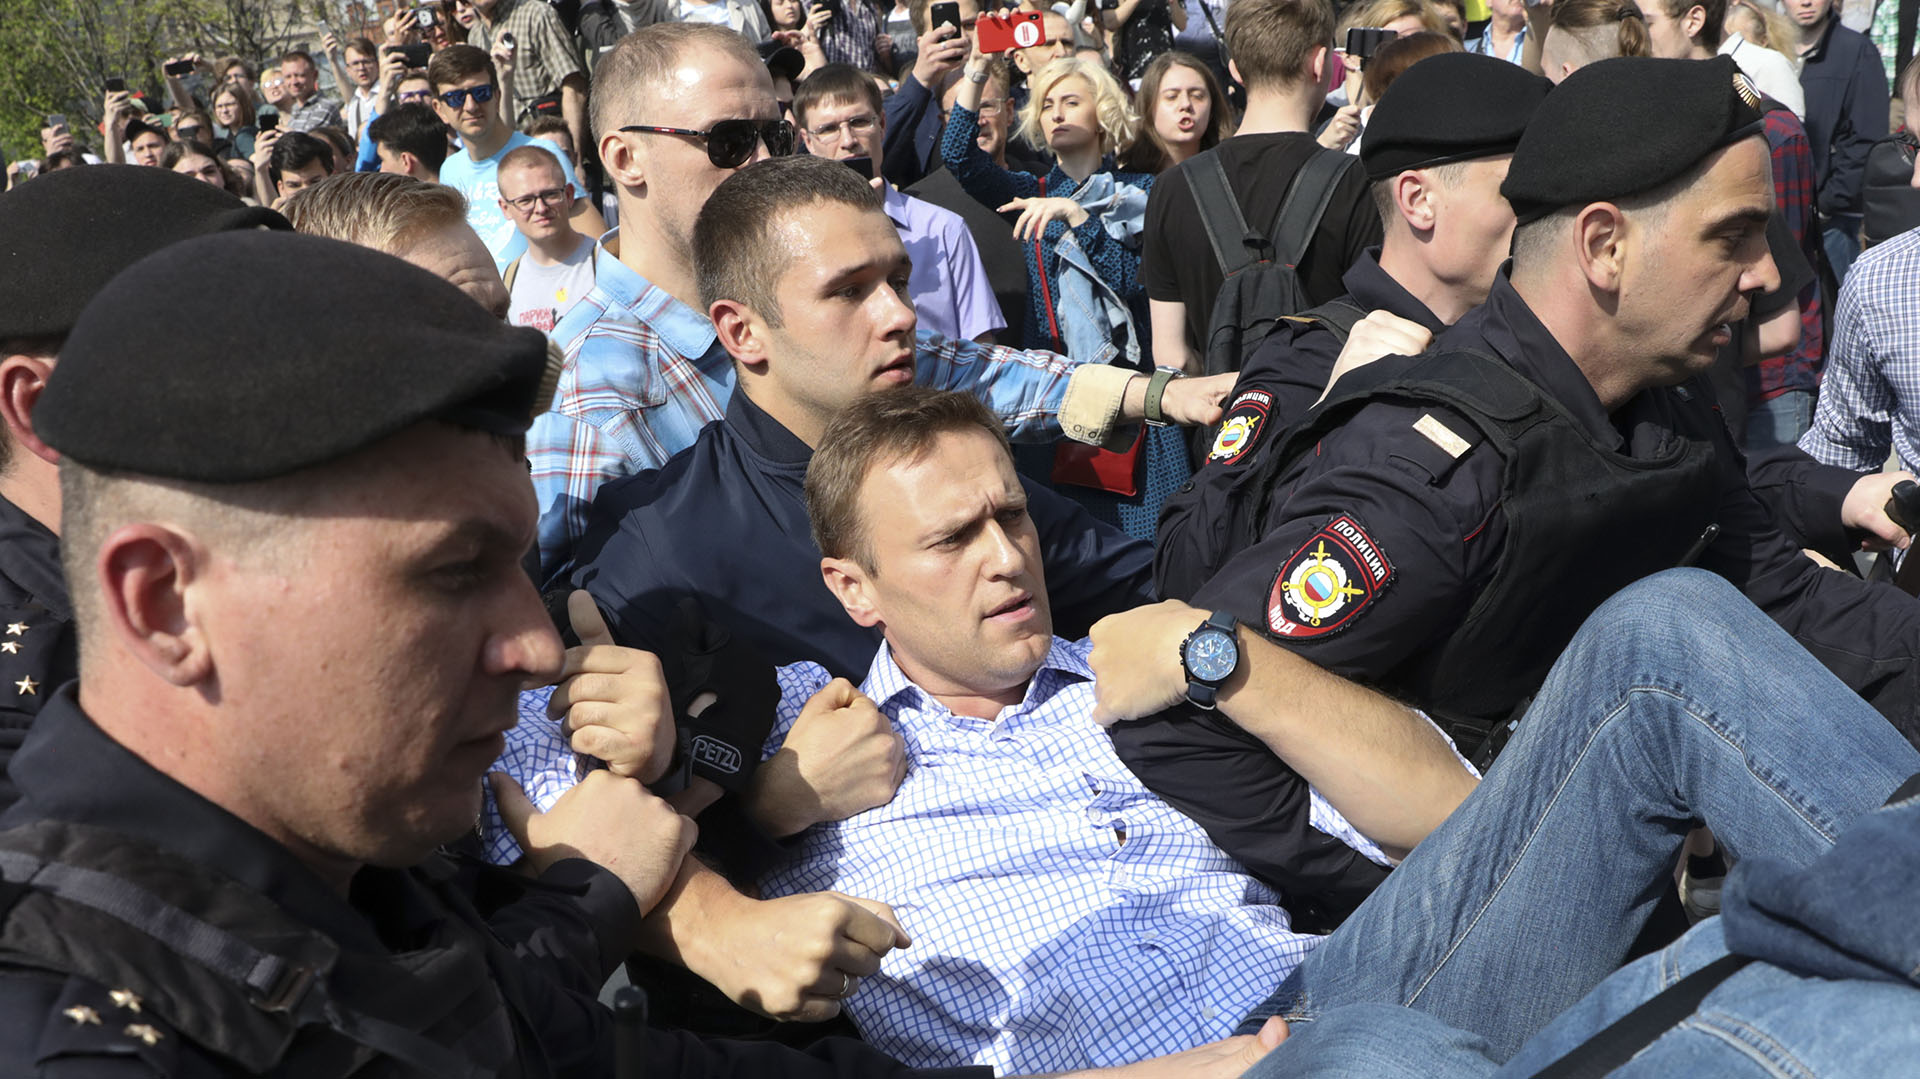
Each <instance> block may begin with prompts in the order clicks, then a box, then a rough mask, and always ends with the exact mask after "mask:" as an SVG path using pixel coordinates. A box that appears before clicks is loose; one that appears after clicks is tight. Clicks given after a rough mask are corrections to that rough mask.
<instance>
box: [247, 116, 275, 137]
mask: <svg viewBox="0 0 1920 1079" xmlns="http://www.w3.org/2000/svg"><path fill="white" fill-rule="evenodd" d="M279 126H280V114H279V113H277V112H270V113H267V114H266V115H264V116H262V117H260V118H259V119H258V120H255V121H254V124H253V127H254V130H255V131H258V132H259V133H260V134H262V135H264V134H266V133H267V132H269V131H272V130H274V129H275V128H277V127H279Z"/></svg>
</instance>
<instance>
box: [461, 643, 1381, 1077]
mask: <svg viewBox="0 0 1920 1079" xmlns="http://www.w3.org/2000/svg"><path fill="white" fill-rule="evenodd" d="M1090 648H1091V645H1090V643H1089V642H1087V641H1080V642H1077V643H1068V642H1066V641H1063V640H1060V639H1058V638H1056V639H1055V640H1054V642H1053V645H1052V648H1051V649H1050V651H1049V652H1048V655H1047V658H1046V660H1045V662H1044V663H1043V665H1042V666H1041V668H1040V670H1039V671H1038V672H1037V673H1036V674H1035V675H1034V677H1033V679H1032V681H1031V682H1030V683H1029V685H1028V687H1027V692H1026V695H1025V698H1024V699H1023V700H1022V701H1021V702H1020V703H1019V704H1015V705H1011V706H1009V707H1007V708H1006V709H1004V710H1002V711H1001V713H1000V714H999V715H998V716H996V717H995V718H993V719H991V720H984V719H974V718H969V717H965V716H956V715H954V714H953V713H952V712H950V711H949V710H948V709H947V708H946V707H945V706H944V705H942V704H940V703H939V702H938V701H936V700H934V699H933V698H932V697H931V696H930V695H928V694H927V693H925V692H924V691H922V690H921V689H919V688H918V687H916V686H914V685H913V684H912V683H911V682H910V681H909V680H908V678H907V677H906V675H905V674H903V673H901V671H900V668H899V666H898V665H897V664H896V663H895V662H894V660H893V656H892V653H891V651H890V650H889V649H887V648H885V647H882V648H881V650H880V652H879V654H878V655H877V656H876V657H875V658H874V661H873V665H872V667H871V669H870V670H869V672H868V674H867V678H866V681H865V683H864V684H863V685H862V687H861V689H862V692H864V693H866V694H867V695H868V696H869V697H871V698H872V699H873V701H874V703H875V704H876V705H878V706H879V708H880V710H881V712H882V713H884V714H885V715H886V716H887V718H888V719H889V720H891V721H892V723H893V725H894V728H895V730H897V731H898V732H899V733H900V735H901V737H902V738H903V739H904V740H905V742H906V752H907V761H908V769H907V777H906V780H905V781H904V782H903V783H902V784H901V785H900V789H899V791H898V792H897V793H896V794H895V795H894V797H893V800H892V801H891V802H889V803H888V804H887V805H885V806H882V807H880V808H878V809H874V810H869V811H867V812H865V813H861V814H857V815H856V816H854V817H852V818H850V819H848V820H845V821H840V822H837V823H832V824H826V825H821V826H818V827H815V828H813V829H810V830H809V831H808V832H806V833H804V835H803V836H802V837H801V838H800V840H799V842H798V844H797V846H796V848H795V850H794V855H793V859H792V861H791V862H790V863H789V864H788V865H787V866H785V867H783V868H781V869H780V870H778V871H776V872H775V873H774V874H773V875H772V876H771V877H770V878H769V879H768V880H766V881H765V882H763V891H764V893H765V894H768V895H787V894H792V893H795V892H805V891H818V890H822V889H833V890H836V891H841V892H844V893H846V894H849V895H858V896H862V897H866V898H870V899H875V900H879V901H881V902H884V903H887V904H889V905H890V906H892V907H893V910H894V912H895V914H896V915H897V916H898V917H899V918H900V920H901V923H902V925H903V926H904V927H905V929H906V930H907V933H908V935H909V936H911V937H912V938H913V942H914V943H913V946H912V947H911V948H907V949H904V950H900V951H895V952H892V953H890V954H889V955H888V956H887V957H886V958H885V959H884V960H883V961H882V965H881V969H880V972H879V973H878V974H875V975H873V976H871V977H868V978H864V979H862V980H861V985H860V988H859V990H858V991H857V992H856V993H855V994H854V995H853V996H852V997H851V998H850V1000H849V1001H848V1007H849V1009H850V1011H851V1014H852V1015H853V1018H854V1020H855V1021H856V1022H857V1023H858V1024H859V1025H860V1029H861V1033H862V1034H863V1035H864V1036H865V1037H866V1038H867V1040H868V1041H869V1042H871V1043H872V1044H874V1045H875V1046H877V1047H878V1048H880V1049H882V1050H884V1051H885V1052H887V1053H889V1054H890V1055H892V1056H895V1057H898V1058H899V1059H901V1060H904V1061H906V1062H907V1063H909V1064H917V1065H921V1066H952V1065H958V1064H967V1063H972V1064H991V1065H993V1066H995V1067H996V1069H998V1070H999V1072H1000V1073H1001V1074H1027V1073H1030V1072H1052V1071H1062V1070H1068V1069H1074V1068H1086V1067H1104V1066H1111V1065H1117V1064H1124V1063H1127V1062H1130V1061H1134V1060H1138V1059H1141V1058H1144V1057H1151V1056H1158V1055H1162V1054H1165V1053H1170V1052H1174V1051H1177V1050H1180V1049H1186V1048H1191V1047H1192V1046H1195V1045H1199V1044H1201V1043H1203V1042H1208V1041H1213V1040H1216V1039H1218V1038H1222V1037H1226V1036H1227V1035H1229V1034H1231V1033H1232V1031H1233V1028H1234V1025H1235V1024H1237V1023H1238V1022H1239V1021H1240V1017H1241V1016H1242V1015H1243V1014H1245V1012H1246V1011H1247V1010H1248V1009H1249V1008H1250V1007H1251V1006H1253V1005H1254V1004H1257V1003H1259V1002H1260V1001H1261V1000H1263V999H1265V998H1266V996H1267V994H1268V993H1270V992H1271V991H1272V989H1273V987H1274V985H1276V984H1278V982H1279V981H1280V980H1281V979H1282V978H1284V977H1286V975H1287V974H1288V973H1289V972H1290V971H1291V970H1292V969H1293V967H1294V966H1296V965H1297V964H1298V963H1299V962H1300V960H1301V959H1302V958H1304V957H1305V956H1306V954H1307V953H1308V952H1309V951H1310V950H1311V949H1312V948H1313V946H1314V944H1316V943H1317V942H1318V940H1319V938H1318V937H1314V936H1310V935H1307V934H1302V933H1297V932H1295V931H1294V930H1293V929H1292V928H1291V926H1290V922H1289V919H1288V916H1287V912H1286V910H1285V909H1284V908H1282V907H1280V906H1279V905H1278V902H1279V899H1278V896H1277V895H1276V893H1274V892H1273V891H1272V890H1270V889H1268V888H1267V887H1265V886H1264V885H1262V884H1260V883H1259V882H1258V881H1255V880H1254V879H1253V878H1251V877H1250V876H1248V875H1247V873H1246V871H1245V870H1243V869H1242V868H1240V866H1239V865H1238V864H1237V863H1235V862H1234V861H1233V859H1231V858H1230V857H1228V856H1227V855H1226V854H1225V853H1224V852H1222V851H1221V850H1220V849H1219V848H1218V847H1216V846H1214V845H1213V843H1212V842H1211V841H1210V840H1209V839H1208V838H1207V836H1206V833H1205V832H1203V831H1202V830H1201V829H1200V827H1199V826H1198V825H1196V824H1195V823H1193V821H1191V820H1189V819H1187V818H1186V817H1184V816H1182V815H1181V814H1180V813H1179V812H1178V811H1176V810H1174V809H1173V808H1172V807H1171V806H1169V805H1167V804H1166V803H1165V802H1163V801H1161V800H1160V799H1159V798H1157V797H1155V796H1153V795H1152V794H1150V793H1149V792H1148V791H1147V790H1146V788H1144V787H1143V786H1141V784H1140V782H1139V781H1138V780H1137V779H1135V778H1134V777H1133V774H1132V773H1131V772H1130V771H1128V770H1127V767H1126V766H1125V765H1123V764H1121V763H1120V760H1119V758H1118V757H1117V756H1115V754H1114V750H1113V744H1112V742H1111V740H1110V739H1109V738H1108V737H1107V734H1106V731H1105V730H1103V729H1102V728H1101V727H1099V726H1098V725H1097V724H1095V723H1094V722H1093V721H1092V718H1091V715H1092V710H1093V704H1094V697H1093V672H1092V670H1091V669H1090V668H1089V667H1088V666H1087V662H1086V656H1087V652H1088V651H1089V650H1090ZM829 680H830V679H829V677H828V675H827V673H826V671H825V670H824V669H823V668H821V667H819V666H817V665H814V664H797V665H794V666H791V667H786V668H783V669H782V670H781V671H780V686H781V702H780V708H779V713H778V719H777V720H776V722H775V724H774V729H773V732H772V733H771V735H770V736H769V738H768V741H767V746H766V753H767V754H769V755H770V754H771V753H772V752H773V751H775V750H777V749H778V748H779V746H780V744H781V743H782V742H783V741H784V740H785V737H786V734H787V732H788V731H789V730H791V728H792V726H793V723H794V721H795V720H796V719H797V718H798V716H799V714H800V710H801V708H802V706H804V705H805V703H806V701H807V700H808V698H810V697H811V696H812V695H813V694H814V693H815V692H817V691H818V690H819V689H820V688H822V687H823V686H825V685H826V684H827V683H828V681H829ZM507 737H508V745H509V750H508V754H507V755H506V756H503V757H502V758H501V766H502V767H504V768H505V769H506V770H507V771H508V772H509V774H512V775H514V777H515V778H516V779H518V780H520V781H521V783H522V785H523V786H525V787H526V788H527V790H528V792H529V793H530V794H532V795H533V796H534V800H535V802H536V803H539V804H544V805H550V804H551V801H548V802H545V803H541V799H542V798H557V797H558V793H557V791H558V790H564V789H565V788H566V787H567V786H570V785H571V783H572V780H571V778H570V777H571V776H572V774H573V760H572V754H571V753H570V752H569V751H568V750H567V748H566V746H565V744H564V743H563V742H562V741H561V740H560V734H559V728H558V726H557V725H556V724H554V723H553V722H552V721H550V720H545V719H544V718H542V719H541V720H540V721H539V722H537V723H531V724H529V723H523V724H522V725H521V726H520V727H516V728H515V729H514V730H512V731H510V732H508V736H507ZM1313 801H1314V806H1313V824H1314V826H1315V827H1316V828H1319V829H1321V830H1322V831H1325V832H1326V833H1328V834H1330V835H1334V836H1336V837H1338V838H1339V839H1341V840H1342V841H1344V842H1347V843H1349V844H1351V845H1352V846H1353V847H1354V848H1355V849H1356V850H1359V851H1361V852H1363V853H1365V854H1366V855H1367V856H1368V857H1370V858H1374V859H1376V860H1379V861H1382V862H1384V858H1383V857H1382V856H1381V855H1380V852H1379V850H1378V849H1377V848H1376V847H1374V845H1373V844H1372V843H1370V842H1368V841H1367V840H1366V839H1365V838H1364V837H1362V836H1360V835H1359V834H1358V833H1357V832H1355V831H1354V829H1353V827H1352V826H1351V825H1350V824H1348V823H1347V822H1346V821H1345V820H1344V819H1343V818H1342V817H1341V816H1340V815H1339V813H1337V812H1336V811H1335V810H1334V809H1333V808H1332V807H1331V806H1329V805H1327V804H1326V802H1325V801H1324V800H1322V799H1320V797H1319V796H1318V795H1317V794H1315V795H1314V796H1313ZM488 826H489V827H493V826H492V825H491V822H490V821H489V822H488ZM496 830H497V828H496ZM509 842H510V841H509ZM489 850H490V852H493V856H495V857H499V856H500V854H501V853H503V851H502V845H501V844H498V843H496V842H491V841H490V843H489Z"/></svg>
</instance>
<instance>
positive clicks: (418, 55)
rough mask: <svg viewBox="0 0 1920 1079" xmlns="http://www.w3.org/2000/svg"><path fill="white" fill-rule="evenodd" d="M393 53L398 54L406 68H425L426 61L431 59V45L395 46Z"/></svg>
mask: <svg viewBox="0 0 1920 1079" xmlns="http://www.w3.org/2000/svg"><path fill="white" fill-rule="evenodd" d="M393 51H394V52H397V53H399V54H400V58H401V59H402V60H404V61H406V65H407V66H408V67H426V66H427V61H428V60H431V59H433V46H431V45H395V46H393Z"/></svg>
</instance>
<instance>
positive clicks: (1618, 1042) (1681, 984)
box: [1534, 955, 1753, 1079]
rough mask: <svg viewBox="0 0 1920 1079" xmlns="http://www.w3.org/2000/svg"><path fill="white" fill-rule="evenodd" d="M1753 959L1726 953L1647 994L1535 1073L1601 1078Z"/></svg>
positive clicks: (1551, 1077) (1546, 1078) (1559, 1078)
mask: <svg viewBox="0 0 1920 1079" xmlns="http://www.w3.org/2000/svg"><path fill="white" fill-rule="evenodd" d="M1751 962H1753V957H1752V956H1746V955H1723V956H1721V957H1720V958H1718V959H1716V960H1714V961H1713V962H1711V963H1708V964H1707V965H1706V966H1704V967H1701V968H1700V969H1699V970H1696V971H1694V972H1693V973H1692V974H1689V975H1687V976H1686V977H1684V978H1682V979H1680V980H1679V981H1677V982H1675V983H1673V984H1672V985H1670V986H1668V987H1667V988H1666V989H1665V990H1663V991H1661V992H1660V993H1658V994H1656V995H1654V996H1651V997H1648V998H1647V999H1646V1000H1645V1001H1643V1002H1642V1003H1641V1004H1640V1006H1639V1007H1637V1008H1635V1009H1633V1010H1632V1011H1630V1012H1628V1013H1627V1014H1625V1015H1623V1016H1621V1017H1620V1018H1619V1019H1616V1020H1614V1022H1613V1024H1612V1025H1610V1026H1608V1027H1607V1028H1606V1029H1605V1030H1602V1031H1601V1032H1600V1033H1598V1034H1595V1035H1594V1036H1593V1037H1591V1038H1588V1039H1587V1040H1586V1041H1584V1042H1581V1043H1580V1044H1579V1045H1577V1046H1574V1048H1573V1049H1572V1051H1571V1052H1569V1053H1567V1055H1566V1056H1563V1057H1561V1058H1560V1059H1559V1060H1556V1061H1554V1062H1553V1063H1551V1064H1549V1065H1547V1066H1546V1067H1545V1068H1542V1069H1541V1070H1540V1071H1538V1072H1536V1073H1535V1074H1534V1079H1602V1077H1604V1076H1607V1075H1611V1074H1612V1073H1613V1072H1614V1070H1615V1069H1617V1068H1619V1067H1620V1066H1621V1065H1623V1064H1625V1063H1626V1062H1627V1061H1629V1060H1632V1059H1633V1057H1634V1054H1636V1053H1638V1052H1639V1051H1640V1050H1642V1049H1645V1048H1646V1047H1647V1046H1649V1045H1652V1044H1653V1043H1654V1042H1655V1041H1657V1040H1659V1038H1660V1036H1661V1035H1663V1034H1665V1033H1666V1032H1667V1031H1669V1030H1671V1029H1673V1028H1674V1027H1675V1026H1677V1025H1678V1024H1679V1023H1680V1022H1681V1021H1683V1020H1684V1019H1686V1017H1687V1016H1689V1015H1692V1014H1693V1011H1694V1009H1695V1008H1698V1007H1699V1006H1700V1002H1701V1001H1703V1000H1705V999H1707V994H1708V993H1711V992H1713V990H1714V988H1715V987H1717V986H1718V985H1719V984H1720V983H1721V982H1724V981H1726V980H1727V979H1728V978H1731V977H1733V976H1734V974H1736V973H1738V972H1739V970H1740V968H1742V967H1744V966H1746V965H1747V964H1748V963H1751Z"/></svg>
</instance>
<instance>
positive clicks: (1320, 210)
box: [1267, 148, 1360, 266]
mask: <svg viewBox="0 0 1920 1079" xmlns="http://www.w3.org/2000/svg"><path fill="white" fill-rule="evenodd" d="M1359 163H1360V159H1359V158H1358V157H1356V156H1354V155H1353V154H1349V153H1345V152H1343V151H1340V150H1328V149H1325V148H1321V149H1318V150H1316V151H1314V155H1313V156H1312V157H1310V158H1308V159H1307V163H1306V164H1305V165H1302V166H1301V167H1300V171H1299V172H1297V173H1295V174H1294V176H1293V183H1291V184H1289V185H1287V194H1286V197H1285V198H1283V199H1281V200H1280V210H1279V212H1278V213H1276V214H1274V217H1273V227H1272V228H1270V229H1268V230H1267V235H1268V236H1270V237H1272V238H1273V253H1274V257H1275V258H1277V259H1279V260H1280V261H1282V262H1284V263H1286V264H1287V265H1289V266H1298V265H1299V264H1300V260H1301V259H1302V258H1304V257H1306V254H1307V245H1308V244H1311V243H1312V242H1313V234H1314V231H1315V230H1316V229H1318V228H1319V227H1320V219H1321V218H1322V217H1325V216H1326V213H1327V207H1328V206H1329V205H1331V204H1332V202H1333V189H1334V188H1335V187H1337V186H1339V183H1340V180H1341V178H1342V177H1344V176H1345V175H1346V173H1347V170H1348V169H1350V168H1353V167H1354V166H1355V165H1358V164H1359Z"/></svg>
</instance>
